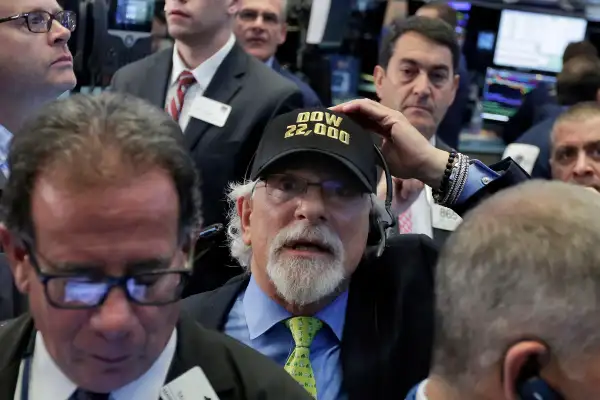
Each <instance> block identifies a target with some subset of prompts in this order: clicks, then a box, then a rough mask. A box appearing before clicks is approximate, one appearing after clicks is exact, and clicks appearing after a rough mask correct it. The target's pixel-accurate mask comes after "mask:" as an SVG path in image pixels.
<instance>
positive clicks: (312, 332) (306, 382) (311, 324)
mask: <svg viewBox="0 0 600 400" xmlns="http://www.w3.org/2000/svg"><path fill="white" fill-rule="evenodd" d="M285 326H287V327H288V329H289V330H290V332H292V337H293V338H294V343H295V345H296V347H295V348H294V350H293V351H292V354H290V356H289V358H288V359H287V361H286V363H285V367H284V369H285V370H286V371H287V372H288V373H289V374H290V375H291V376H292V377H294V379H295V380H296V381H297V382H298V383H300V385H302V386H303V387H304V389H306V390H307V391H308V393H310V394H311V395H312V396H313V397H314V398H315V399H316V398H317V383H316V380H315V374H314V371H313V368H312V364H311V363H310V345H311V344H312V342H313V340H314V339H315V336H316V335H317V332H319V330H320V329H321V328H322V327H323V323H322V322H321V321H319V320H318V319H317V318H313V317H294V318H290V319H288V320H287V321H285Z"/></svg>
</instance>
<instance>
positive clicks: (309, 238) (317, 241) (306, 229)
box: [271, 222, 344, 258]
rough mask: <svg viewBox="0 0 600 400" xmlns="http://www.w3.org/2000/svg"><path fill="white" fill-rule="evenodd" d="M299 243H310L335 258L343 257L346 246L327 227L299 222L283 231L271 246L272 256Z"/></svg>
mask: <svg viewBox="0 0 600 400" xmlns="http://www.w3.org/2000/svg"><path fill="white" fill-rule="evenodd" d="M298 242H308V243H311V244H313V245H317V246H319V247H322V248H323V249H326V250H327V251H329V252H331V254H332V255H333V256H334V257H335V258H339V257H341V256H342V254H343V252H344V245H343V244H342V240H341V239H340V237H339V236H338V235H337V234H336V233H335V232H333V231H332V230H331V228H329V227H328V226H326V225H312V224H310V223H305V222H299V223H296V224H294V225H292V226H289V227H286V228H284V229H282V230H281V231H280V232H279V233H278V234H277V236H275V238H274V239H273V242H272V244H271V249H272V254H279V253H280V252H281V250H282V249H283V248H284V247H286V246H290V245H293V244H295V243H298Z"/></svg>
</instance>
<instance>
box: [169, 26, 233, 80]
mask: <svg viewBox="0 0 600 400" xmlns="http://www.w3.org/2000/svg"><path fill="white" fill-rule="evenodd" d="M234 45H235V36H234V35H233V34H231V36H230V37H229V40H228V41H227V43H225V46H223V47H221V49H219V51H217V52H216V53H215V54H213V55H212V56H210V57H209V58H208V59H207V60H206V61H204V62H203V63H202V64H200V65H199V66H198V67H197V68H196V69H194V70H193V71H191V72H192V75H194V78H196V82H197V83H198V85H200V88H201V90H202V91H205V90H206V88H207V87H208V85H209V84H210V81H212V78H213V77H214V76H215V74H216V73H217V69H219V66H220V65H221V63H222V62H223V60H225V57H227V55H228V54H229V53H230V52H231V49H233V46H234ZM186 70H189V68H188V67H186V65H185V63H184V62H183V60H182V59H181V57H180V56H179V52H178V51H177V44H175V46H174V47H173V70H172V72H171V84H170V86H173V85H175V84H177V79H178V78H179V75H181V73H182V72H183V71H186Z"/></svg>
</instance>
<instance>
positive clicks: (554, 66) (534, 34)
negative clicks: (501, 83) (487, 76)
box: [494, 10, 587, 72]
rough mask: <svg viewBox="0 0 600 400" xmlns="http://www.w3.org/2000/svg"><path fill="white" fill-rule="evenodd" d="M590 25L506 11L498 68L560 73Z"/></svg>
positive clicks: (497, 53)
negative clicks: (568, 49)
mask: <svg viewBox="0 0 600 400" xmlns="http://www.w3.org/2000/svg"><path fill="white" fill-rule="evenodd" d="M586 28H587V21H586V20H585V19H583V18H575V17H565V16H562V15H550V14H537V13H532V12H525V11H516V10H503V11H502V15H501V17H500V28H499V29H498V39H497V41H496V51H495V53H494V64H495V65H497V66H503V67H514V68H522V69H528V70H535V71H544V72H560V70H561V69H562V55H563V52H564V50H565V48H566V47H567V45H568V44H569V43H570V42H578V41H581V40H583V39H584V38H585V31H586Z"/></svg>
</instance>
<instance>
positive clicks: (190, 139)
mask: <svg viewBox="0 0 600 400" xmlns="http://www.w3.org/2000/svg"><path fill="white" fill-rule="evenodd" d="M248 60H249V56H248V55H247V54H246V53H244V50H242V48H241V47H239V46H238V45H237V44H235V45H234V46H233V48H232V49H231V51H230V52H229V54H228V55H227V57H225V59H224V60H223V63H222V64H221V65H220V66H219V68H218V69H217V73H216V74H215V76H214V77H213V78H212V80H211V81H210V84H209V85H208V87H207V88H206V91H205V92H204V97H207V98H209V99H212V100H216V101H218V102H220V103H224V104H229V103H230V101H231V99H232V98H233V96H235V94H236V93H237V92H238V91H239V90H240V88H241V87H242V77H243V75H244V74H245V73H246V69H247V67H248ZM230 118H231V116H230ZM210 127H213V125H211V124H209V123H207V122H204V121H201V120H199V119H196V118H193V117H192V118H190V122H189V123H188V125H187V127H186V129H185V138H184V141H185V144H186V147H187V148H188V150H193V149H194V148H195V147H196V145H197V144H198V142H199V141H200V139H203V140H204V142H205V143H209V142H210V141H211V139H212V138H213V137H214V136H216V135H217V134H219V133H220V132H222V130H221V129H219V128H217V127H214V129H212V131H209V128H210ZM204 136H206V137H204Z"/></svg>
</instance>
